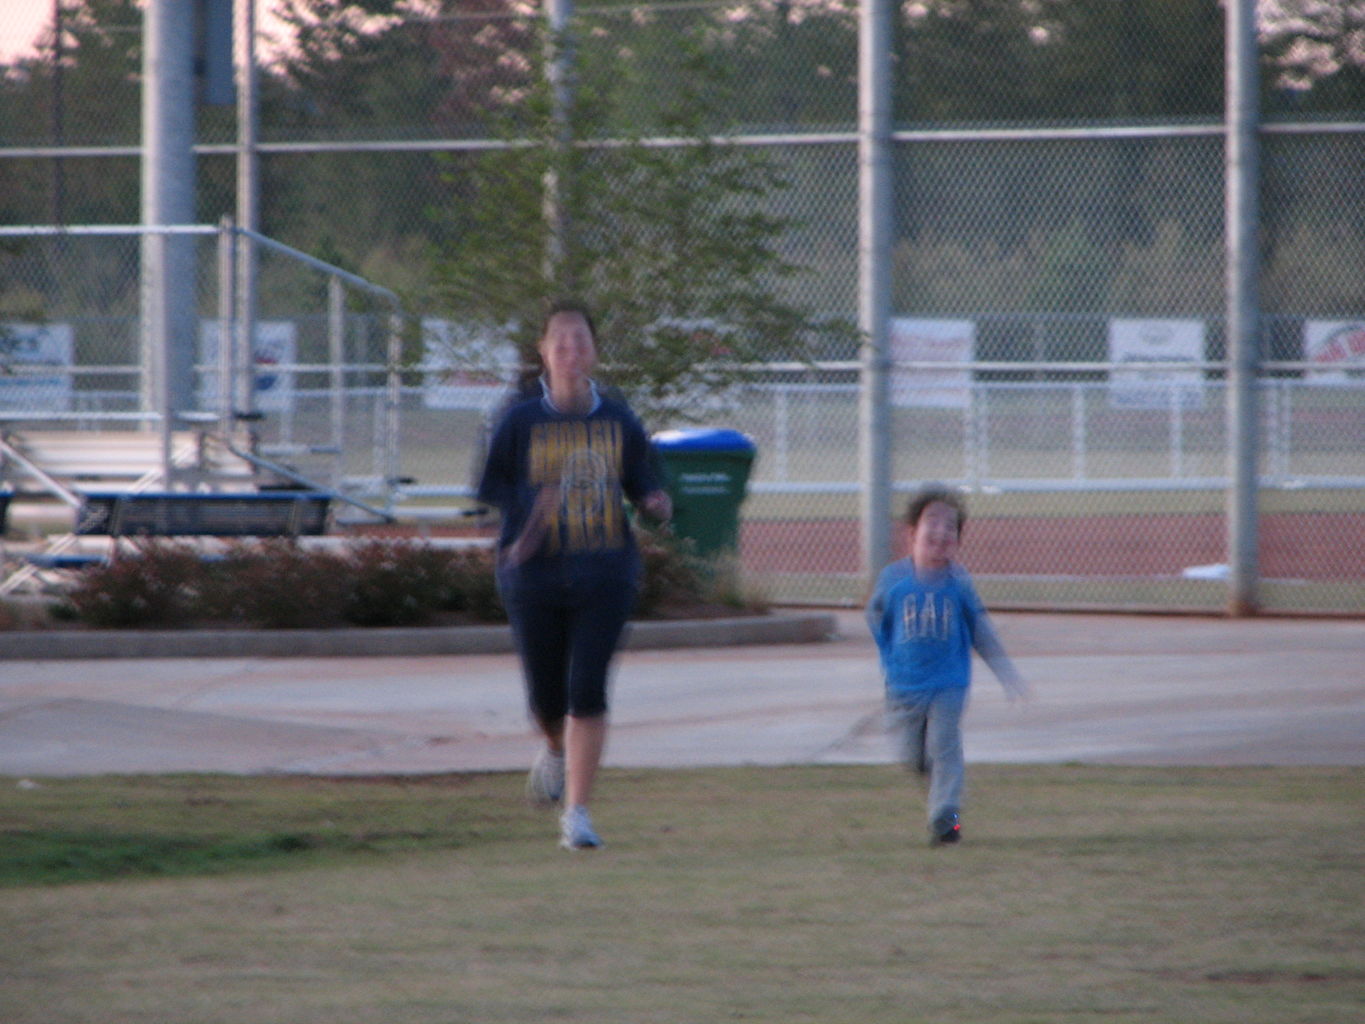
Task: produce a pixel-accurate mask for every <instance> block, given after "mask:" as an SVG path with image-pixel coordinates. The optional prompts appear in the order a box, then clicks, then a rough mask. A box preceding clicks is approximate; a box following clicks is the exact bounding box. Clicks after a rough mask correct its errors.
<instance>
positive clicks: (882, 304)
mask: <svg viewBox="0 0 1365 1024" xmlns="http://www.w3.org/2000/svg"><path fill="white" fill-rule="evenodd" d="M890 62H891V29H890V4H889V3H888V0H863V3H862V4H861V5H860V9H859V14H858V326H859V328H860V329H861V331H862V335H863V345H862V391H861V394H860V396H859V429H860V434H861V437H860V439H859V449H860V453H861V458H860V462H861V477H862V479H861V484H862V496H861V510H860V511H861V517H862V523H861V530H860V537H861V557H862V566H861V568H862V571H863V573H864V574H865V576H866V577H867V579H868V580H869V582H870V581H871V580H872V579H874V578H875V577H876V574H877V572H878V571H879V570H880V568H881V567H882V566H883V565H885V564H886V563H887V562H888V561H889V560H890V558H891V454H890V453H891V438H890V432H891V431H890V427H891V422H890V409H889V402H888V399H889V390H890V389H889V384H888V379H889V371H890V358H889V354H888V351H887V349H888V323H887V320H888V316H889V312H890V308H891V233H892V223H891V217H892V209H891V180H890V179H891V66H890Z"/></svg>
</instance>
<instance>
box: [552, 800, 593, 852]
mask: <svg viewBox="0 0 1365 1024" xmlns="http://www.w3.org/2000/svg"><path fill="white" fill-rule="evenodd" d="M559 845H560V846H562V847H564V849H566V850H595V849H597V848H598V847H600V846H601V845H602V837H601V836H599V835H598V834H597V833H596V832H594V831H593V827H592V818H590V817H589V816H588V809H587V808H586V807H584V806H582V805H581V804H578V805H575V806H573V807H570V808H569V809H568V810H566V811H565V812H564V813H563V814H562V815H560V817H559Z"/></svg>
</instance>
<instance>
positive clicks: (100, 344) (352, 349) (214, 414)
mask: <svg viewBox="0 0 1365 1024" xmlns="http://www.w3.org/2000/svg"><path fill="white" fill-rule="evenodd" d="M158 235H167V236H170V237H172V238H174V239H176V240H177V241H178V242H180V243H181V244H182V245H183V246H185V248H184V250H183V251H184V252H185V254H186V257H187V260H188V262H190V263H191V264H192V270H191V272H190V274H191V279H192V280H193V295H192V296H191V297H190V300H189V302H188V306H189V310H190V313H189V330H188V334H186V335H180V336H177V337H175V338H174V339H173V341H172V344H173V345H176V346H182V347H183V348H184V349H185V350H186V354H187V355H188V357H189V359H190V361H191V362H192V367H193V383H192V385H191V389H190V392H189V393H187V394H184V395H180V396H177V397H178V400H177V401H176V402H175V404H174V408H173V409H172V411H171V416H170V422H169V423H167V421H166V420H165V419H164V418H163V417H162V416H161V414H160V413H159V412H158V410H157V406H156V403H155V401H154V400H153V397H152V396H151V395H149V393H148V391H149V388H148V381H149V379H151V378H152V377H154V376H155V373H156V370H155V369H154V368H153V365H152V364H153V360H152V358H151V354H150V353H149V352H147V350H146V344H145V342H144V336H145V321H144V317H143V312H142V304H141V299H140V296H141V295H142V294H143V293H144V291H145V290H146V288H147V287H148V285H147V283H146V281H145V280H144V277H143V273H142V267H143V264H144V254H145V249H144V247H145V246H146V244H147V242H148V240H149V239H150V238H153V237H155V236H158ZM251 242H254V243H255V252H256V258H255V260H254V266H255V276H256V279H257V297H258V302H257V317H258V318H257V320H256V324H255V331H254V340H253V342H252V345H251V354H250V357H249V358H248V357H247V356H246V354H245V353H244V352H238V351H236V349H237V347H238V343H237V341H236V338H237V336H238V333H239V332H238V330H237V320H236V312H235V311H236V309H237V308H238V296H237V284H236V281H237V277H236V270H237V266H238V263H237V259H236V252H237V248H238V247H239V246H243V245H246V244H248V243H251ZM0 274H3V276H4V278H5V280H6V282H7V286H8V290H9V292H8V293H9V294H10V295H20V296H23V295H27V296H30V297H31V302H32V306H33V308H32V309H31V310H30V311H29V313H30V315H29V316H28V317H27V318H24V317H22V316H21V317H17V318H15V319H10V320H5V321H0V429H3V432H4V436H5V437H6V438H7V439H11V440H17V441H20V442H21V443H22V439H23V438H25V437H28V438H32V437H35V436H37V435H41V434H43V433H44V432H50V431H68V430H77V431H89V432H92V434H93V432H96V431H123V432H126V433H128V434H134V433H136V434H140V435H148V436H149V438H150V435H154V434H157V433H159V432H161V431H162V430H165V429H169V430H171V431H176V430H184V429H192V430H199V431H205V432H209V433H212V434H214V435H215V436H218V437H220V438H221V439H222V440H223V441H225V442H227V443H229V444H232V445H233V446H234V447H239V446H240V450H242V451H244V452H246V453H247V454H248V455H254V456H256V457H258V458H259V459H260V460H261V461H260V462H259V463H258V464H257V468H258V469H259V470H260V472H261V476H262V479H263V480H267V481H273V482H274V483H277V484H281V485H289V484H290V483H301V482H303V481H308V482H311V483H313V484H315V485H316V486H318V487H321V488H324V489H330V490H335V491H338V492H339V493H341V494H344V495H348V496H350V497H352V498H354V499H356V500H357V501H359V502H361V503H366V502H368V501H370V500H375V499H378V500H380V501H381V502H386V501H387V500H388V499H389V497H390V494H391V490H392V484H393V477H394V474H395V472H396V465H397V456H396V452H397V423H398V417H397V410H398V401H399V398H398V394H399V379H398V366H399V360H400V358H401V333H402V331H403V330H404V321H403V319H402V316H401V310H400V309H398V308H397V307H396V306H395V305H394V303H393V296H391V295H388V294H386V293H385V292H384V290H382V289H378V288H375V287H374V286H371V285H369V284H368V283H367V282H364V281H363V280H361V279H359V278H356V277H355V276H354V275H351V274H348V273H346V272H344V271H342V270H340V269H339V268H336V267H332V266H330V265H328V264H325V263H322V262H321V261H318V260H316V259H313V258H311V257H308V256H306V255H305V254H302V253H298V252H296V251H294V250H291V249H289V248H288V247H286V246H281V245H279V244H277V243H273V242H271V241H270V240H269V239H265V238H261V237H259V236H258V237H255V238H253V237H252V236H250V235H249V234H248V233H244V232H242V231H240V230H239V229H236V228H232V227H230V226H225V227H221V228H212V227H185V228H180V229H174V228H170V229H161V230H160V231H154V232H149V231H146V230H144V229H141V228H138V227H135V226H133V227H116V226H107V227H88V228H69V229H61V230H56V229H51V228H47V229H44V228H0ZM40 468H41V467H40ZM168 468H169V469H170V470H172V473H171V474H170V475H173V470H174V467H173V466H172V467H168ZM295 477H297V478H298V479H295ZM170 482H174V481H170ZM26 484H27V488H28V489H30V490H33V491H35V492H41V491H42V486H41V483H40V481H39V480H38V479H36V478H35V479H29V480H27V481H26Z"/></svg>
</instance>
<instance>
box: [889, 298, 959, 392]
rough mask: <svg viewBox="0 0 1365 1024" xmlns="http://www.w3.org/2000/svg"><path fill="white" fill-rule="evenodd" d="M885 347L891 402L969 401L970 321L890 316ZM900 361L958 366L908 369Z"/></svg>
mask: <svg viewBox="0 0 1365 1024" xmlns="http://www.w3.org/2000/svg"><path fill="white" fill-rule="evenodd" d="M889 335H890V336H889V338H888V347H889V348H890V353H891V362H892V371H891V404H892V405H900V406H928V407H932V408H942V409H965V408H966V407H967V404H968V402H969V401H970V400H971V390H972V372H971V370H970V369H967V368H966V367H967V364H969V363H970V362H971V361H972V359H973V358H975V355H976V324H975V323H974V322H972V321H971V320H920V319H917V318H913V317H893V318H892V320H891V323H890V332H889ZM902 363H943V364H944V365H945V366H947V367H951V366H953V365H954V364H956V365H958V366H961V367H962V369H944V370H936V369H935V370H929V369H912V368H910V367H902V366H901V364H902Z"/></svg>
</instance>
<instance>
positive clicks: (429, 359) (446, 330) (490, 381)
mask: <svg viewBox="0 0 1365 1024" xmlns="http://www.w3.org/2000/svg"><path fill="white" fill-rule="evenodd" d="M422 355H423V359H422V362H423V363H425V364H426V366H427V367H428V369H427V371H426V372H425V373H424V374H423V375H422V404H423V405H424V406H425V407H426V408H428V409H474V410H477V411H479V412H487V411H489V410H490V409H492V408H493V407H494V406H495V405H497V404H498V402H499V401H501V400H502V399H503V397H504V396H505V395H506V394H507V389H508V387H509V386H510V385H511V383H512V381H513V380H514V379H515V378H516V375H517V366H518V357H517V347H516V345H514V344H512V342H510V341H508V340H507V333H506V331H505V330H500V329H497V328H490V327H487V326H484V325H478V324H463V323H457V322H455V321H453V320H442V319H441V318H439V317H424V318H423V319H422Z"/></svg>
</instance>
